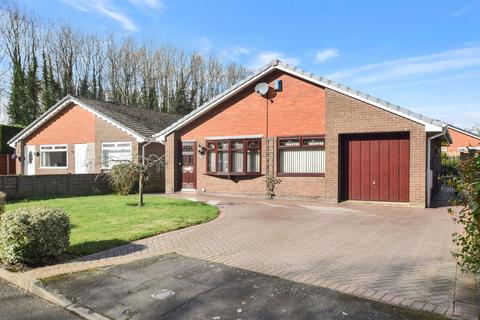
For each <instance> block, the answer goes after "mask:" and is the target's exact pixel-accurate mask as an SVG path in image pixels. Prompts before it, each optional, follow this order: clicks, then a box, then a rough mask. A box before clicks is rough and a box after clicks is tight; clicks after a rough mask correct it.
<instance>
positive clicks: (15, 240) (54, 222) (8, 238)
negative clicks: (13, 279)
mask: <svg viewBox="0 0 480 320" xmlns="http://www.w3.org/2000/svg"><path fill="white" fill-rule="evenodd" d="M69 242H70V218H69V216H68V214H67V213H66V212H65V211H64V210H63V209H55V208H43V207H31V208H20V209H17V210H13V211H7V212H6V213H5V214H4V215H3V217H2V220H1V221H0V249H1V251H0V258H1V259H2V260H3V262H5V263H8V264H16V263H23V264H29V265H35V264H39V263H41V262H43V261H44V260H45V259H46V258H50V257H54V256H58V255H60V254H61V253H63V252H64V251H65V250H66V249H67V248H68V246H69Z"/></svg>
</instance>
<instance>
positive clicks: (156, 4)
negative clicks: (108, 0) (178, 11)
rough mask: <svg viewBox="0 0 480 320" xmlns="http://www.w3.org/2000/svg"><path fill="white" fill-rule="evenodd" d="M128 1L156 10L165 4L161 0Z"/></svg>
mask: <svg viewBox="0 0 480 320" xmlns="http://www.w3.org/2000/svg"><path fill="white" fill-rule="evenodd" d="M128 1H129V2H130V3H132V4H134V5H136V6H138V7H146V8H150V9H154V10H162V9H163V6H164V4H163V1H161V0H128Z"/></svg>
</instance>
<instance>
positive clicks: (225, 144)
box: [218, 141, 228, 150]
mask: <svg viewBox="0 0 480 320" xmlns="http://www.w3.org/2000/svg"><path fill="white" fill-rule="evenodd" d="M218 150H228V141H219V142H218Z"/></svg>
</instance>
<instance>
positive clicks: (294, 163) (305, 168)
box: [279, 149, 325, 173]
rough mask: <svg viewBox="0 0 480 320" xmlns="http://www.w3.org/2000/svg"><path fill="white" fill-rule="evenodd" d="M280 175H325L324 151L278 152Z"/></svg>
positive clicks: (285, 150)
mask: <svg viewBox="0 0 480 320" xmlns="http://www.w3.org/2000/svg"><path fill="white" fill-rule="evenodd" d="M279 152H280V163H279V165H280V172H281V173H325V150H319V149H297V150H288V149H283V150H279Z"/></svg>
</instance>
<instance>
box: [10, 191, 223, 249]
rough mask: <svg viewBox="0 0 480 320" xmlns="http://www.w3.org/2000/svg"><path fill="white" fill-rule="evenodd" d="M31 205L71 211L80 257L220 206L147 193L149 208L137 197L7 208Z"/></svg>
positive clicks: (200, 218) (73, 245)
mask: <svg viewBox="0 0 480 320" xmlns="http://www.w3.org/2000/svg"><path fill="white" fill-rule="evenodd" d="M27 206H48V207H58V208H63V209H65V210H66V211H67V212H68V213H69V214H70V223H71V236H70V248H69V249H68V253H69V254H72V255H75V256H78V255H85V254H90V253H94V252H98V251H101V250H105V249H108V248H112V247H115V246H118V245H121V244H125V243H127V242H130V241H134V240H138V239H142V238H146V237H150V236H153V235H156V234H159V233H163V232H167V231H171V230H175V229H180V228H185V227H188V226H192V225H195V224H199V223H203V222H207V221H209V220H212V219H214V218H215V217H217V216H218V209H217V208H215V207H213V206H210V205H207V204H204V203H201V202H193V201H187V200H181V199H171V198H166V197H160V196H154V195H146V196H145V207H143V208H138V207H137V196H136V195H131V196H127V197H125V196H117V195H102V196H85V197H74V198H56V199H46V200H30V201H21V202H15V203H9V204H7V207H6V210H7V211H9V210H13V209H16V208H20V207H27Z"/></svg>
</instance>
